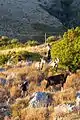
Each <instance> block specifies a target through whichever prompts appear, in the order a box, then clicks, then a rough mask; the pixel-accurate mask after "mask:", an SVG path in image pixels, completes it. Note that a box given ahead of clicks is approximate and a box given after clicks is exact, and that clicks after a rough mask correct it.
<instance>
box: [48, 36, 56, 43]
mask: <svg viewBox="0 0 80 120" xmlns="http://www.w3.org/2000/svg"><path fill="white" fill-rule="evenodd" d="M55 40H56V37H55V36H50V37H48V38H47V40H46V42H47V43H50V42H54V41H55Z"/></svg>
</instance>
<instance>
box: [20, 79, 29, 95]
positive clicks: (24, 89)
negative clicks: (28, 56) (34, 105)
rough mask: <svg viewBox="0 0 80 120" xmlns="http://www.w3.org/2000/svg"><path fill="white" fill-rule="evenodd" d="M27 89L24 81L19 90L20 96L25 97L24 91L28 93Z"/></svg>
mask: <svg viewBox="0 0 80 120" xmlns="http://www.w3.org/2000/svg"><path fill="white" fill-rule="evenodd" d="M28 87H29V82H28V81H24V83H22V84H21V86H20V88H21V91H22V92H21V95H22V96H26V91H27V93H28Z"/></svg>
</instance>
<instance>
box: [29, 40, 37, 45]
mask: <svg viewBox="0 0 80 120" xmlns="http://www.w3.org/2000/svg"><path fill="white" fill-rule="evenodd" d="M27 44H28V45H30V46H35V45H38V44H39V43H38V41H35V40H29V41H27Z"/></svg>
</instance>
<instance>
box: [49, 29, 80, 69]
mask: <svg viewBox="0 0 80 120" xmlns="http://www.w3.org/2000/svg"><path fill="white" fill-rule="evenodd" d="M79 31H80V28H79V27H77V28H76V29H70V30H68V31H67V32H65V33H64V35H63V37H62V39H61V40H60V41H57V42H55V43H54V44H53V46H52V51H51V55H52V58H53V59H54V58H55V57H58V58H59V59H60V63H61V64H63V65H66V66H69V67H71V68H72V69H77V67H78V66H79V64H80V34H79V33H80V32H79Z"/></svg>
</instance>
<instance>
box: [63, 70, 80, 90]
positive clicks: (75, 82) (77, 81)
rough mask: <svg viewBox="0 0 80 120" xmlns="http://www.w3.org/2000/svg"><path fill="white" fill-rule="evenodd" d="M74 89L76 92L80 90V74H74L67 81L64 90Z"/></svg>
mask: <svg viewBox="0 0 80 120" xmlns="http://www.w3.org/2000/svg"><path fill="white" fill-rule="evenodd" d="M70 87H72V88H73V89H75V90H80V72H79V73H76V74H72V75H71V76H69V77H68V78H67V80H66V83H65V85H64V89H67V88H70Z"/></svg>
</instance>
